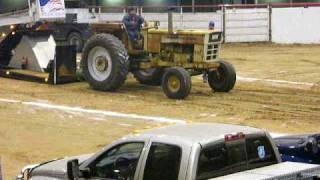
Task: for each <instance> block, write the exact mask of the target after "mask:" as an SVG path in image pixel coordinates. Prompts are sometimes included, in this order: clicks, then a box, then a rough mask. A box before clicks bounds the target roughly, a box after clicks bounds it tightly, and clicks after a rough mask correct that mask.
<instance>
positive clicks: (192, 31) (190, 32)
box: [148, 29, 220, 35]
mask: <svg viewBox="0 0 320 180" xmlns="http://www.w3.org/2000/svg"><path fill="white" fill-rule="evenodd" d="M214 32H216V31H213V30H205V29H199V30H197V29H179V30H174V31H173V34H175V35H205V34H211V33H214ZM148 33H151V34H153V33H155V34H169V30H168V29H149V31H148ZM217 33H220V32H217Z"/></svg>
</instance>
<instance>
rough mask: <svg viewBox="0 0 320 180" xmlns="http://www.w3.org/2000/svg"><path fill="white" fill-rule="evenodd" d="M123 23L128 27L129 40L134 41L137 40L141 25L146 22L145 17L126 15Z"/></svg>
mask: <svg viewBox="0 0 320 180" xmlns="http://www.w3.org/2000/svg"><path fill="white" fill-rule="evenodd" d="M122 22H123V24H124V25H125V26H126V29H127V31H128V35H129V39H130V40H132V41H134V40H137V39H138V35H139V31H140V28H141V25H142V24H143V22H144V19H143V17H141V16H137V15H133V16H132V15H126V16H125V17H124V18H123V20H122Z"/></svg>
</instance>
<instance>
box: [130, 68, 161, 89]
mask: <svg viewBox="0 0 320 180" xmlns="http://www.w3.org/2000/svg"><path fill="white" fill-rule="evenodd" d="M132 73H133V76H134V78H135V79H136V80H137V81H138V82H139V83H140V84H145V85H149V86H160V85H161V81H162V76H163V73H164V71H163V69H158V68H149V69H143V70H137V71H134V72H132Z"/></svg>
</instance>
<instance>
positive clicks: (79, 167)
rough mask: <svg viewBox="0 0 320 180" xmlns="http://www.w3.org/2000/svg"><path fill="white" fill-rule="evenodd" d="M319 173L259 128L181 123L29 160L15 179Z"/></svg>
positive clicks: (166, 179)
mask: <svg viewBox="0 0 320 180" xmlns="http://www.w3.org/2000/svg"><path fill="white" fill-rule="evenodd" d="M70 144H72V143H70ZM319 175H320V166H317V165H310V164H301V163H281V160H280V157H279V153H278V150H277V148H276V146H275V145H274V143H273V141H272V139H271V137H270V135H269V134H268V133H267V132H265V131H263V130H261V129H256V128H251V127H245V126H236V125H226V124H186V125H174V126H169V127H163V128H159V129H153V130H147V131H145V132H143V133H141V134H134V135H130V136H126V137H124V138H122V139H120V140H118V141H115V142H114V143H112V144H111V145H108V146H106V147H105V148H104V149H103V150H101V151H100V152H98V153H96V154H93V155H82V156H79V157H71V158H64V159H59V160H53V161H50V162H46V163H42V164H36V165H29V166H27V167H25V168H24V169H23V170H22V172H21V174H19V175H18V176H17V177H16V179H20V180H26V179H30V180H62V179H63V180H67V179H68V180H75V179H87V180H93V179H102V180H116V179H118V180H205V179H219V180H225V179H232V180H242V179H243V180H244V179H246V180H247V179H248V180H251V179H252V180H260V179H268V180H269V179H272V180H282V179H290V180H293V179H319Z"/></svg>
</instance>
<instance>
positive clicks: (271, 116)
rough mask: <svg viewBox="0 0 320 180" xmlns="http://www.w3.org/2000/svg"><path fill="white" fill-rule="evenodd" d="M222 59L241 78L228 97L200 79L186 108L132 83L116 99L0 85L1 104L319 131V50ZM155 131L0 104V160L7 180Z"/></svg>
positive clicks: (225, 54) (283, 49) (236, 49)
mask: <svg viewBox="0 0 320 180" xmlns="http://www.w3.org/2000/svg"><path fill="white" fill-rule="evenodd" d="M221 55H222V58H224V59H225V60H227V61H229V62H231V63H233V64H234V66H235V67H236V69H237V71H238V74H239V75H240V76H241V77H242V80H241V81H238V83H237V85H236V87H235V89H234V90H233V91H232V92H231V93H228V94H224V93H213V92H212V91H211V90H210V89H209V87H208V86H207V84H203V83H202V81H201V79H200V77H194V78H193V83H194V84H193V88H192V92H191V94H190V97H189V98H188V99H186V100H184V101H175V100H169V99H167V98H165V96H164V95H163V93H162V91H161V89H160V88H159V87H148V86H142V85H139V84H138V83H137V82H136V81H135V80H134V79H132V78H131V77H130V78H129V79H128V81H127V83H126V85H125V86H124V87H123V88H122V89H121V90H120V91H119V92H116V93H107V92H96V91H93V90H91V89H90V88H89V86H88V85H87V84H86V83H74V84H68V85H64V86H54V87H53V86H48V85H44V84H36V83H29V82H22V81H15V80H10V79H3V78H0V99H1V98H2V99H12V100H21V101H34V102H45V103H49V104H57V105H65V106H71V107H79V106H81V107H82V108H87V109H98V110H107V111H114V112H122V113H135V114H139V115H147V116H164V117H168V118H178V119H184V120H186V121H193V122H198V121H199V122H228V123H235V124H242V125H251V126H256V127H261V128H265V129H268V130H270V131H272V132H279V133H297V132H313V131H319V130H320V129H319V126H320V87H319V85H320V84H319V82H320V71H319V70H320V59H319V57H320V46H315V45H307V46H300V45H295V46H286V45H273V44H236V45H235V44H232V45H230V44H228V45H225V46H224V47H223V51H222V54H221ZM248 78H259V80H258V81H251V80H250V79H248ZM264 79H269V80H270V79H271V80H286V81H289V83H288V82H285V83H284V82H279V83H278V82H276V81H275V82H269V81H264ZM290 82H298V84H295V83H290ZM303 83H309V84H307V85H303ZM310 84H311V85H310ZM159 125H164V124H159V123H156V122H146V121H140V120H133V119H130V118H129V119H119V118H114V117H108V116H101V117H100V116H95V115H88V114H81V113H80V114H79V113H72V112H61V111H59V110H48V109H43V108H36V107H30V106H25V105H23V104H21V103H5V102H1V101H0V127H1V130H0V155H1V156H2V157H3V158H4V166H5V172H6V179H8V178H9V177H12V176H13V175H15V174H16V173H17V172H18V170H19V169H20V168H21V167H22V166H23V165H25V164H28V163H34V162H39V161H43V160H47V159H50V158H55V157H61V156H63V155H73V154H82V153H90V152H94V151H95V150H97V149H99V148H101V147H102V146H103V145H104V144H107V143H108V142H110V141H112V140H113V139H115V138H118V137H120V136H122V135H124V134H128V133H130V132H133V130H135V129H143V128H145V127H146V126H150V127H156V126H159Z"/></svg>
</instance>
